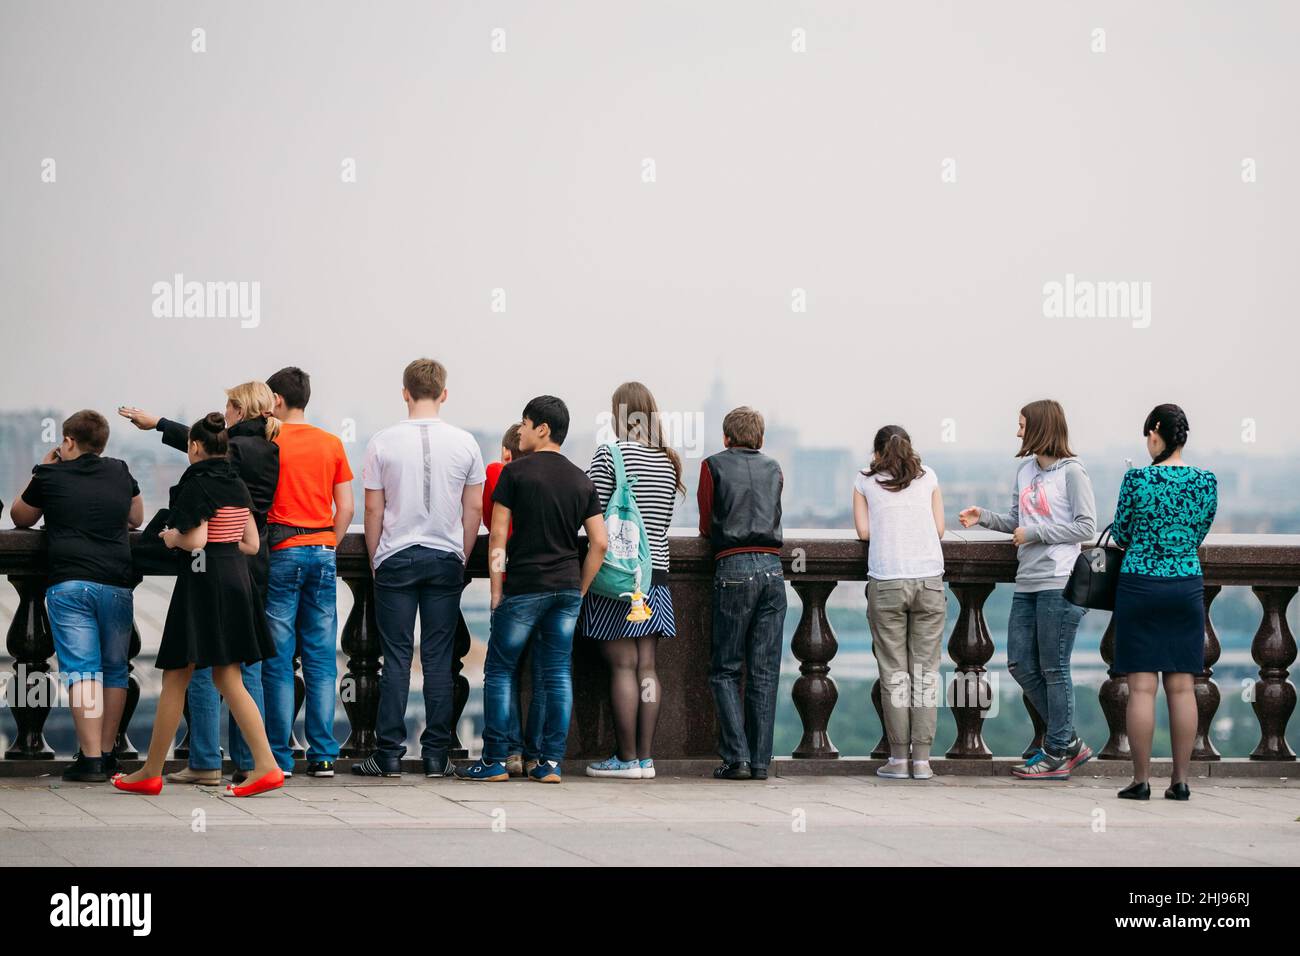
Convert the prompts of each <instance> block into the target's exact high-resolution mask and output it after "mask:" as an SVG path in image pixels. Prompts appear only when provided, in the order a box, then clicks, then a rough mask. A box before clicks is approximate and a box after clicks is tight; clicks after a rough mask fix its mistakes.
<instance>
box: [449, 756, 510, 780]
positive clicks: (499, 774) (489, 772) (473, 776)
mask: <svg viewBox="0 0 1300 956" xmlns="http://www.w3.org/2000/svg"><path fill="white" fill-rule="evenodd" d="M456 776H457V777H459V778H460V779H461V780H490V781H497V780H509V779H510V771H509V770H507V769H506V765H505V764H503V763H502V762H501V761H499V760H485V759H484V758H482V757H479V758H478V760H475V761H474V762H473V763H472V764H470V765H469V766H468V767H457V768H456Z"/></svg>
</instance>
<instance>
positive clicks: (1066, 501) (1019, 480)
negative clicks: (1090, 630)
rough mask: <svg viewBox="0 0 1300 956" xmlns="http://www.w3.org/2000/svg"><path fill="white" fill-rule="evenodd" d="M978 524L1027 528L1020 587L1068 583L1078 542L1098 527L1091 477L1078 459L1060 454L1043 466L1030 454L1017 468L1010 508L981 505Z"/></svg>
mask: <svg viewBox="0 0 1300 956" xmlns="http://www.w3.org/2000/svg"><path fill="white" fill-rule="evenodd" d="M979 524H980V526H981V527H983V528H991V529H993V530H994V531H1003V532H1006V533H1007V534H1010V533H1011V532H1013V531H1015V530H1016V528H1021V527H1023V528H1024V529H1025V543H1024V544H1022V545H1021V546H1020V548H1019V551H1018V554H1017V557H1018V558H1019V561H1020V564H1019V567H1018V568H1017V569H1016V590H1017V591H1050V590H1055V589H1058V588H1064V587H1065V582H1066V581H1067V580H1069V577H1070V571H1071V570H1072V569H1073V568H1074V560H1075V558H1076V557H1078V555H1079V543H1080V542H1081V541H1088V540H1090V539H1091V538H1092V536H1093V535H1094V534H1095V533H1096V531H1097V502H1096V501H1095V500H1094V498H1093V495H1092V480H1091V479H1090V478H1089V477H1088V472H1087V471H1086V470H1084V467H1083V463H1082V462H1080V461H1079V459H1077V458H1062V459H1061V460H1060V461H1058V462H1056V463H1054V464H1053V465H1052V466H1051V467H1049V468H1040V467H1039V466H1038V458H1037V456H1035V455H1031V456H1030V457H1029V458H1028V459H1026V460H1025V461H1024V463H1023V464H1021V465H1020V467H1019V468H1018V469H1017V470H1016V482H1015V486H1014V487H1013V489H1012V492H1011V510H1010V511H1009V512H1007V513H1006V514H999V513H998V512H995V511H987V510H985V509H983V508H981V509H980V518H979Z"/></svg>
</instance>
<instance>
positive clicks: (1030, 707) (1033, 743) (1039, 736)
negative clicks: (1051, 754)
mask: <svg viewBox="0 0 1300 956" xmlns="http://www.w3.org/2000/svg"><path fill="white" fill-rule="evenodd" d="M1020 703H1022V704H1023V705H1024V707H1025V713H1027V714H1028V715H1029V723H1030V724H1031V725H1032V726H1033V729H1034V736H1033V739H1032V740H1030V741H1029V746H1028V747H1026V748H1025V749H1024V750H1023V751H1022V752H1021V754H1020V756H1022V757H1030V756H1032V755H1033V754H1034V753H1036V752H1037V751H1039V750H1042V749H1043V737H1044V736H1046V734H1047V721H1046V720H1044V719H1043V715H1042V714H1040V713H1039V712H1038V708H1037V707H1035V706H1034V702H1033V701H1031V700H1030V699H1029V695H1028V694H1021V695H1020Z"/></svg>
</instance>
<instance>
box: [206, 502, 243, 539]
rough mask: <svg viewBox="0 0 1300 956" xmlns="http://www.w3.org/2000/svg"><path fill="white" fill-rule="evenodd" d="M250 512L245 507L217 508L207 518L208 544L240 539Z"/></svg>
mask: <svg viewBox="0 0 1300 956" xmlns="http://www.w3.org/2000/svg"><path fill="white" fill-rule="evenodd" d="M251 513H252V512H250V511H249V510H248V509H247V508H231V507H229V506H226V507H223V508H218V509H217V513H216V514H214V515H213V516H212V517H211V518H209V519H208V544H229V543H230V542H232V541H240V540H241V539H242V538H243V537H244V526H245V525H246V524H248V516H249V515H250V514H251Z"/></svg>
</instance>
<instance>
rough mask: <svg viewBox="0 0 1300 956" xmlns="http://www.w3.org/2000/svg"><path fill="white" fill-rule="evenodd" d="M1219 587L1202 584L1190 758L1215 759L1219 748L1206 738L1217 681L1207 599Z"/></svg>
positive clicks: (1216, 640)
mask: <svg viewBox="0 0 1300 956" xmlns="http://www.w3.org/2000/svg"><path fill="white" fill-rule="evenodd" d="M1222 590H1223V588H1222V587H1221V586H1220V585H1218V584H1207V585H1205V597H1204V600H1205V670H1203V671H1201V673H1199V674H1197V675H1196V679H1195V683H1194V684H1193V692H1194V693H1195V694H1196V739H1195V740H1194V741H1193V742H1192V759H1193V760H1219V759H1221V758H1220V756H1219V751H1218V750H1216V749H1215V747H1214V744H1213V743H1212V742H1211V741H1210V727H1211V725H1212V724H1213V723H1214V715H1215V713H1217V712H1218V710H1219V700H1220V696H1219V685H1218V684H1216V683H1215V682H1214V681H1213V679H1212V676H1213V674H1214V665H1215V664H1217V663H1218V662H1219V653H1220V650H1221V649H1220V647H1219V635H1218V634H1216V633H1215V631H1214V622H1213V621H1211V620H1210V603H1211V602H1212V601H1213V600H1214V599H1215V598H1216V597H1218V596H1219V592H1220V591H1222Z"/></svg>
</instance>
